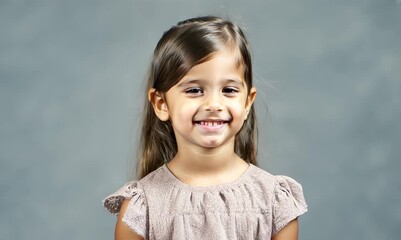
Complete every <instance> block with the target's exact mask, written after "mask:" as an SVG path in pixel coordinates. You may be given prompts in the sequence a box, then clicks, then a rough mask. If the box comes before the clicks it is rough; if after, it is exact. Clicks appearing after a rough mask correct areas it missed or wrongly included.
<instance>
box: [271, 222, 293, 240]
mask: <svg viewBox="0 0 401 240" xmlns="http://www.w3.org/2000/svg"><path fill="white" fill-rule="evenodd" d="M297 239H298V219H297V218H296V219H294V220H292V221H291V222H290V223H288V224H287V226H285V227H284V228H282V229H281V230H280V231H279V232H278V233H277V234H276V235H274V236H273V238H272V240H297Z"/></svg>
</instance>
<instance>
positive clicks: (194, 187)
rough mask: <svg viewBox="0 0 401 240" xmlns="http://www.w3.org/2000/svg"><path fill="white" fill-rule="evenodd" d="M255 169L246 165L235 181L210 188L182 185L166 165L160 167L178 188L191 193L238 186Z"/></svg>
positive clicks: (250, 164)
mask: <svg viewBox="0 0 401 240" xmlns="http://www.w3.org/2000/svg"><path fill="white" fill-rule="evenodd" d="M254 168H255V165H253V164H252V163H248V168H247V169H246V170H245V171H244V172H243V173H242V175H241V176H239V177H238V178H237V179H235V180H233V181H231V182H227V183H221V184H216V185H211V186H192V185H189V184H187V183H184V182H183V181H181V180H180V179H178V178H177V177H176V176H175V175H174V174H173V172H172V171H171V170H170V169H169V168H168V166H167V163H165V164H164V165H163V166H162V169H163V170H164V171H165V172H166V174H167V176H168V177H169V178H170V179H171V180H172V181H173V182H174V183H176V184H177V185H178V186H180V187H182V188H185V189H189V190H193V191H210V190H221V189H225V188H229V187H230V186H235V185H238V184H239V183H241V182H243V181H244V180H245V179H246V178H247V177H248V176H249V175H250V173H251V172H252V170H253V169H254Z"/></svg>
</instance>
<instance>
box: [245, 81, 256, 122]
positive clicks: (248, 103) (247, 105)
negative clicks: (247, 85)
mask: <svg viewBox="0 0 401 240" xmlns="http://www.w3.org/2000/svg"><path fill="white" fill-rule="evenodd" d="M255 98H256V88H255V87H252V88H251V90H249V94H248V97H247V98H246V103H245V119H247V117H248V114H249V111H250V109H251V107H252V104H253V102H254V101H255Z"/></svg>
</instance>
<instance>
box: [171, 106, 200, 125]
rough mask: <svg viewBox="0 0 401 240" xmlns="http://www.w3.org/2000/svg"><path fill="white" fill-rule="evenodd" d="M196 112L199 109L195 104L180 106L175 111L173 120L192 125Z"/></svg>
mask: <svg viewBox="0 0 401 240" xmlns="http://www.w3.org/2000/svg"><path fill="white" fill-rule="evenodd" d="M196 111H197V108H196V107H195V106H194V105H193V104H179V105H177V106H175V107H174V109H173V112H172V119H173V120H175V121H179V122H180V123H181V124H185V123H188V124H192V119H193V117H194V114H195V113H196Z"/></svg>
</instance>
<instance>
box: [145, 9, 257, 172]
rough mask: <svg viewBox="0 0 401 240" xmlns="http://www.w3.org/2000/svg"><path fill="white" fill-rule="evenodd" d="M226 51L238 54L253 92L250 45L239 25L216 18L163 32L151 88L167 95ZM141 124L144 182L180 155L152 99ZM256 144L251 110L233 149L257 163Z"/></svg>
mask: <svg viewBox="0 0 401 240" xmlns="http://www.w3.org/2000/svg"><path fill="white" fill-rule="evenodd" d="M226 47H233V48H235V49H236V50H239V53H240V54H238V55H239V57H238V64H239V66H241V67H242V68H243V69H244V79H245V82H246V85H247V88H248V94H249V90H250V89H251V87H252V86H253V84H252V62H251V54H250V48H249V44H248V41H247V39H246V37H245V35H244V33H243V32H242V30H241V29H240V28H239V27H238V26H237V25H236V24H234V23H232V22H231V21H227V20H223V19H221V18H218V17H213V16H205V17H198V18H191V19H188V20H185V21H182V22H179V23H178V24H177V25H175V26H173V27H172V28H170V29H169V30H168V31H167V32H165V33H164V34H163V36H162V37H161V39H160V40H159V42H158V44H157V46H156V48H155V50H154V53H153V58H152V61H151V64H150V67H149V70H148V75H147V86H146V88H147V89H146V90H147V91H149V90H150V89H151V88H154V89H156V90H157V91H158V92H159V93H161V94H165V93H166V92H167V91H168V90H169V89H170V88H171V87H172V86H174V85H175V84H176V83H177V82H178V81H179V80H180V79H181V78H182V77H184V76H185V74H186V73H188V71H189V70H190V69H191V68H192V67H194V66H195V65H197V64H199V63H202V62H205V61H207V60H208V59H210V56H211V55H212V53H214V52H216V51H219V50H222V49H224V48H226ZM142 121H143V123H142V132H141V139H140V148H139V162H138V170H139V176H140V178H143V177H145V176H146V175H147V174H149V173H150V172H152V171H154V170H156V169H157V168H158V167H160V166H162V165H163V164H164V163H167V162H169V161H170V160H171V159H172V158H173V157H174V156H175V154H176V153H177V142H176V139H175V135H174V130H173V127H172V125H171V123H170V121H161V120H160V119H159V118H158V117H157V116H156V114H155V112H154V110H153V107H152V104H151V103H150V102H149V101H148V99H146V100H145V107H144V116H143V120H142ZM256 140H257V125H256V115H255V110H254V107H253V106H252V107H251V109H250V112H249V114H248V117H247V119H246V120H245V122H244V125H243V126H242V128H241V130H240V131H239V132H238V133H237V135H236V137H235V146H234V151H235V153H236V154H237V155H238V156H239V157H241V158H242V159H244V160H245V161H247V162H249V163H252V164H255V165H256V164H257V161H256Z"/></svg>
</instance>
